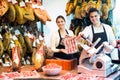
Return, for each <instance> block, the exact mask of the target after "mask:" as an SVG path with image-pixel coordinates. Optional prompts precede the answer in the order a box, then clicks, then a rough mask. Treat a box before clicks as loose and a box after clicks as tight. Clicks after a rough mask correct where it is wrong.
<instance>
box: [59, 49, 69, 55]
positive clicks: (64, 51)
mask: <svg viewBox="0 0 120 80" xmlns="http://www.w3.org/2000/svg"><path fill="white" fill-rule="evenodd" d="M59 50H60V52H63V53H65V54H67V53H68V52H67V50H66V49H59Z"/></svg>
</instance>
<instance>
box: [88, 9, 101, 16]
mask: <svg viewBox="0 0 120 80" xmlns="http://www.w3.org/2000/svg"><path fill="white" fill-rule="evenodd" d="M92 12H97V13H98V14H100V11H99V10H97V9H96V8H91V9H90V10H89V12H88V15H89V16H90V13H92Z"/></svg>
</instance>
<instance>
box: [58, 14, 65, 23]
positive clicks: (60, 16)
mask: <svg viewBox="0 0 120 80" xmlns="http://www.w3.org/2000/svg"><path fill="white" fill-rule="evenodd" d="M59 18H62V19H63V20H64V21H65V18H64V17H63V16H62V15H59V16H58V17H57V18H56V22H57V20H58V19H59Z"/></svg>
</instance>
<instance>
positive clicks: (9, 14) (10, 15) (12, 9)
mask: <svg viewBox="0 0 120 80" xmlns="http://www.w3.org/2000/svg"><path fill="white" fill-rule="evenodd" d="M8 4H9V9H8V11H7V14H6V16H7V18H8V20H9V21H10V22H14V21H15V18H16V10H15V7H14V6H13V4H12V2H9V3H8Z"/></svg>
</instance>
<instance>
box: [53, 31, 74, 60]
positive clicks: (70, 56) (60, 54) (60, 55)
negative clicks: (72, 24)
mask: <svg viewBox="0 0 120 80" xmlns="http://www.w3.org/2000/svg"><path fill="white" fill-rule="evenodd" d="M66 32H67V30H66ZM58 33H59V37H60V41H59V45H58V46H57V47H56V48H57V49H65V45H64V44H62V39H63V38H62V37H61V34H60V30H58ZM67 34H68V32H67ZM54 57H56V58H61V59H73V58H74V56H73V54H65V53H63V52H55V53H54Z"/></svg>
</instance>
